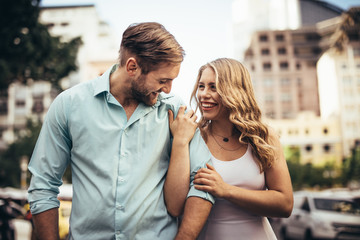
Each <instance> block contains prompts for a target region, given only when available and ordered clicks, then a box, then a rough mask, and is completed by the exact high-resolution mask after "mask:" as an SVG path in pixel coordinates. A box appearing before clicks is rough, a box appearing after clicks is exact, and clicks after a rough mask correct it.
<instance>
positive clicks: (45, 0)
mask: <svg viewBox="0 0 360 240" xmlns="http://www.w3.org/2000/svg"><path fill="white" fill-rule="evenodd" d="M244 1H246V0H244ZM327 2H331V3H333V4H334V5H336V6H339V7H341V8H343V9H348V8H349V7H351V6H356V5H357V6H360V0H327ZM232 3H233V0H136V1H124V0H42V2H41V5H42V6H54V5H55V6H58V5H76V4H94V5H95V6H96V9H97V11H98V14H99V15H100V18H101V19H102V20H104V21H105V22H107V23H108V24H109V25H110V27H111V28H112V29H113V31H114V33H115V35H116V36H117V37H118V39H119V44H120V41H121V35H122V33H123V32H124V30H125V29H126V28H127V27H128V26H129V25H130V24H132V23H136V22H148V21H156V22H159V23H161V24H163V25H164V26H165V28H166V29H167V30H168V31H169V32H170V33H172V34H173V35H174V36H175V38H176V39H177V41H178V42H179V43H180V45H181V46H182V47H183V48H184V49H185V53H186V56H185V60H184V62H183V63H182V66H181V70H180V74H179V76H178V78H177V79H175V80H174V82H173V88H172V93H174V94H177V95H180V97H182V99H183V100H184V101H185V102H186V103H189V100H190V93H191V92H192V88H193V85H194V83H195V80H196V76H197V73H198V69H199V68H200V67H201V66H202V65H203V64H205V63H207V62H209V61H212V60H214V59H216V58H219V57H230V58H235V57H236V56H234V47H233V45H234V40H233V35H232Z"/></svg>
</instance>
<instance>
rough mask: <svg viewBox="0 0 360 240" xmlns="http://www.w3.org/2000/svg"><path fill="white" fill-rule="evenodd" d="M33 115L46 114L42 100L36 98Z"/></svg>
mask: <svg viewBox="0 0 360 240" xmlns="http://www.w3.org/2000/svg"><path fill="white" fill-rule="evenodd" d="M32 112H33V113H42V112H44V104H43V101H42V98H34V104H33V107H32Z"/></svg>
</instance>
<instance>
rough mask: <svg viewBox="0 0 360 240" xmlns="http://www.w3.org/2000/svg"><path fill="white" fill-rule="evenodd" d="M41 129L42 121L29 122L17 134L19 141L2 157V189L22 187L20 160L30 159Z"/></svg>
mask: <svg viewBox="0 0 360 240" xmlns="http://www.w3.org/2000/svg"><path fill="white" fill-rule="evenodd" d="M40 129H41V122H40V121H36V122H34V121H32V120H28V121H27V124H26V128H25V129H22V130H19V131H17V132H16V136H17V137H16V139H17V140H16V141H15V142H14V143H12V144H10V145H9V147H8V148H7V150H5V151H4V152H3V153H2V154H1V155H0V169H1V170H0V183H1V184H0V187H5V186H13V187H20V159H21V157H22V156H26V157H28V158H29V159H30V156H31V154H32V152H33V149H34V147H35V144H36V140H37V138H38V136H39V133H40ZM28 175H29V174H28Z"/></svg>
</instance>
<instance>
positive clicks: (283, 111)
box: [244, 27, 321, 119]
mask: <svg viewBox="0 0 360 240" xmlns="http://www.w3.org/2000/svg"><path fill="white" fill-rule="evenodd" d="M319 42H320V36H319V34H318V33H317V32H316V28H315V27H307V28H301V29H299V30H283V31H258V32H256V33H254V34H253V38H252V42H251V44H250V47H249V48H248V50H247V52H246V54H245V60H244V64H245V65H246V66H247V68H248V69H249V71H250V75H251V77H252V81H253V84H254V90H255V94H256V97H257V99H258V102H259V105H260V107H261V109H262V111H263V113H264V114H265V116H266V117H267V118H273V119H294V118H296V117H297V114H298V113H300V112H302V111H313V112H314V113H315V114H316V115H317V116H319V115H320V106H319V98H318V86H317V73H316V62H317V60H318V59H319V57H320V54H321V48H320V45H319Z"/></svg>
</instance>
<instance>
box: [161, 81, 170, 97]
mask: <svg viewBox="0 0 360 240" xmlns="http://www.w3.org/2000/svg"><path fill="white" fill-rule="evenodd" d="M171 87H172V81H166V83H165V84H164V86H163V87H162V88H161V91H163V92H164V93H166V94H168V93H170V91H171Z"/></svg>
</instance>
